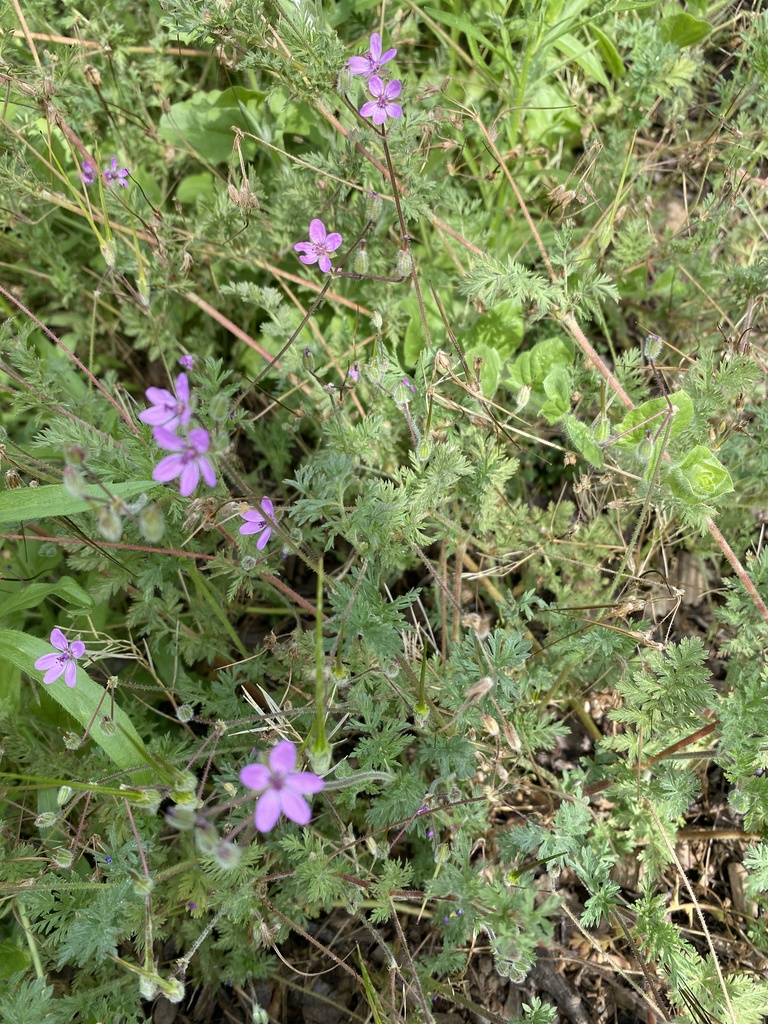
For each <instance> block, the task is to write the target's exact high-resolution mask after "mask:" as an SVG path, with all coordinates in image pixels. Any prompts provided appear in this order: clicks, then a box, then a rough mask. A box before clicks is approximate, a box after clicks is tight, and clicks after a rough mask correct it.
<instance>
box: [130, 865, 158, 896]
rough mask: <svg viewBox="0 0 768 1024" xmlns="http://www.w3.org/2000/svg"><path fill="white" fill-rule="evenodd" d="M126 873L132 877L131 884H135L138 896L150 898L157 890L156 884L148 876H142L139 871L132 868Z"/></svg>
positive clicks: (134, 887)
mask: <svg viewBox="0 0 768 1024" xmlns="http://www.w3.org/2000/svg"><path fill="white" fill-rule="evenodd" d="M126 871H127V872H128V874H129V875H130V878H131V882H132V883H133V891H134V892H135V893H136V895H137V896H149V895H151V893H152V890H153V889H154V888H155V883H154V882H153V880H152V879H151V878H149V876H148V875H142V874H140V873H139V872H138V871H134V870H133V869H132V868H126Z"/></svg>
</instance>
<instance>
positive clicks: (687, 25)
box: [659, 11, 712, 49]
mask: <svg viewBox="0 0 768 1024" xmlns="http://www.w3.org/2000/svg"><path fill="white" fill-rule="evenodd" d="M711 31H712V26H711V25H710V23H709V22H708V21H704V20H703V19H702V18H694V17H693V15H692V14H687V13H686V12H685V11H679V12H678V13H677V14H667V15H665V16H664V17H663V18H662V19H661V23H660V25H659V35H660V36H661V38H662V39H663V40H664V42H665V43H674V45H675V46H679V47H680V49H682V48H683V47H684V46H695V45H696V43H700V42H701V41H702V39H706V38H707V36H708V35H709V33H710V32H711Z"/></svg>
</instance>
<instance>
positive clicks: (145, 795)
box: [120, 784, 160, 814]
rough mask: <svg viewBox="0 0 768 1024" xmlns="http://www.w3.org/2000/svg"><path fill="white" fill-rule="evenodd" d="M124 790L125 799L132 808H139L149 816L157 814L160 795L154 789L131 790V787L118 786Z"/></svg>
mask: <svg viewBox="0 0 768 1024" xmlns="http://www.w3.org/2000/svg"><path fill="white" fill-rule="evenodd" d="M120 789H124V790H125V796H126V799H127V800H128V801H129V803H130V804H131V806H132V807H140V808H141V809H142V810H143V811H149V813H150V814H157V810H158V808H159V806H160V794H159V793H158V791H157V790H156V789H133V788H132V787H131V786H125V785H122V784H121V786H120Z"/></svg>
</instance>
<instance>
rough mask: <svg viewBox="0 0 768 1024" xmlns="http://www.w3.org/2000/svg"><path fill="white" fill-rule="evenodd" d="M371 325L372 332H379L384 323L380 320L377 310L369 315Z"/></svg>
mask: <svg viewBox="0 0 768 1024" xmlns="http://www.w3.org/2000/svg"><path fill="white" fill-rule="evenodd" d="M371 323H372V324H373V327H374V330H376V331H380V330H381V325H382V324H383V323H384V321H383V320H382V319H381V313H380V312H379V311H378V309H374V311H373V312H372V313H371Z"/></svg>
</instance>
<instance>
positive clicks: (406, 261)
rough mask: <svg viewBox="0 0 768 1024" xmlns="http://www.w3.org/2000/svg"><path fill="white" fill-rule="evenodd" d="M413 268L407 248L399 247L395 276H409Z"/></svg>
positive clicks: (411, 258)
mask: <svg viewBox="0 0 768 1024" xmlns="http://www.w3.org/2000/svg"><path fill="white" fill-rule="evenodd" d="M412 270H413V256H411V253H410V250H409V249H400V250H399V251H398V253H397V276H398V277H410V275H411V271H412Z"/></svg>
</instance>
